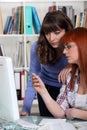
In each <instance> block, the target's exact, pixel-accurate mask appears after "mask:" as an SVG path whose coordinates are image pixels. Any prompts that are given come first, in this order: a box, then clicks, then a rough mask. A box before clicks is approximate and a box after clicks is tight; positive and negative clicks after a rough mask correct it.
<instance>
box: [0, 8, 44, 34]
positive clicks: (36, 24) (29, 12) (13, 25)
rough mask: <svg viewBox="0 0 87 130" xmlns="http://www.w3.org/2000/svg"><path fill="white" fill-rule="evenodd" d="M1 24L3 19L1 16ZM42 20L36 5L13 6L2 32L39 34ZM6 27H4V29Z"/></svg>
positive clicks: (0, 15)
mask: <svg viewBox="0 0 87 130" xmlns="http://www.w3.org/2000/svg"><path fill="white" fill-rule="evenodd" d="M1 13H2V12H1V11H0V17H2V14H1ZM0 21H1V25H2V26H3V20H2V18H1V20H0ZM40 27H41V22H40V19H39V16H38V13H37V10H36V8H35V7H32V6H25V7H23V6H18V7H14V8H12V15H11V16H7V20H6V23H5V27H2V28H1V29H2V31H1V32H0V33H2V34H33V33H35V34H39V32H40ZM3 28H4V29H3Z"/></svg>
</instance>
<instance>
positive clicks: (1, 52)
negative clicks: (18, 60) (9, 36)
mask: <svg viewBox="0 0 87 130" xmlns="http://www.w3.org/2000/svg"><path fill="white" fill-rule="evenodd" d="M0 56H5V51H4V46H3V45H2V44H0Z"/></svg>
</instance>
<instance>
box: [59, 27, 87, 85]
mask: <svg viewBox="0 0 87 130" xmlns="http://www.w3.org/2000/svg"><path fill="white" fill-rule="evenodd" d="M61 42H62V43H63V44H68V43H69V42H75V44H76V45H77V47H78V52H79V64H80V71H81V73H82V74H83V76H84V81H85V83H86V85H87V28H83V27H78V28H75V29H73V30H71V31H69V32H67V33H66V34H65V35H64V36H63V38H62V39H61ZM77 67H78V66H77V65H76V64H72V77H71V88H73V87H74V79H75V73H76V69H77Z"/></svg>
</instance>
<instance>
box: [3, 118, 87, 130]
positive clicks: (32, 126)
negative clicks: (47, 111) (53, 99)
mask: <svg viewBox="0 0 87 130" xmlns="http://www.w3.org/2000/svg"><path fill="white" fill-rule="evenodd" d="M51 119H52V120H51ZM43 120H44V121H45V122H46V123H47V120H48V121H50V122H51V121H52V122H51V124H52V123H53V127H54V126H55V123H54V122H57V120H58V119H55V118H49V117H41V116H23V117H21V121H22V126H23V127H21V125H18V123H17V122H16V123H13V122H8V121H3V120H0V127H1V128H2V129H1V130H55V129H45V127H42V125H40V122H42V121H43ZM59 120H61V121H62V122H64V120H66V122H67V123H69V124H71V126H69V127H70V130H74V129H72V128H71V127H72V125H73V126H74V128H75V130H80V129H81V130H87V121H83V120H77V119H74V120H67V119H59ZM23 123H24V124H23ZM19 124H20V121H19ZM26 124H28V125H26ZM5 125H7V126H6V128H5V129H3V126H5ZM17 125H18V126H17ZM25 126H26V127H25ZM28 126H29V127H28ZM38 126H39V127H38ZM10 127H13V128H10ZM41 127H42V128H41ZM57 127H59V126H57ZM83 127H84V128H83ZM82 128H83V129H82ZM58 130H61V129H58ZM62 130H63V129H62ZM64 130H65V129H64ZM66 130H69V129H68V128H67V129H66Z"/></svg>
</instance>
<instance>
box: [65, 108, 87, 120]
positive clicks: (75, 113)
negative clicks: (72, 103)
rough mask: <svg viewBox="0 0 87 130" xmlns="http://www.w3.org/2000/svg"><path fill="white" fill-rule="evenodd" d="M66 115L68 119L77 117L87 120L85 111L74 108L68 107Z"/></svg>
mask: <svg viewBox="0 0 87 130" xmlns="http://www.w3.org/2000/svg"><path fill="white" fill-rule="evenodd" d="M66 116H67V118H68V119H74V118H78V119H82V120H87V111H86V110H81V109H76V108H70V109H67V110H66Z"/></svg>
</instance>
